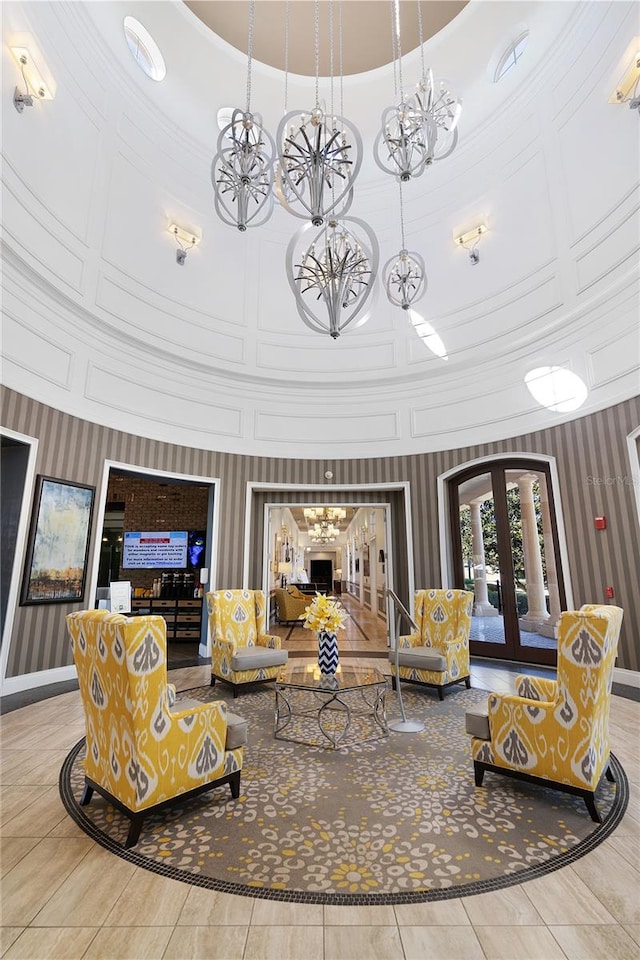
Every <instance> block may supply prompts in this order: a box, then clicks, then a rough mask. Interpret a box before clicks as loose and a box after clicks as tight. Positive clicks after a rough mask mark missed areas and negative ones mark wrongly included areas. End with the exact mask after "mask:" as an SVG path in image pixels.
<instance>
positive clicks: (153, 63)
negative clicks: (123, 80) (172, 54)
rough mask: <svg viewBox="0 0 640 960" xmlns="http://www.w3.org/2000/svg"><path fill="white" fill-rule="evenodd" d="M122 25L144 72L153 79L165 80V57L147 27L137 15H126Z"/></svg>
mask: <svg viewBox="0 0 640 960" xmlns="http://www.w3.org/2000/svg"><path fill="white" fill-rule="evenodd" d="M122 26H123V30H124V35H125V39H126V41H127V46H128V47H129V50H130V51H131V56H132V57H133V59H134V60H135V61H136V63H137V64H138V66H139V67H140V69H141V70H142V72H143V73H144V74H146V76H147V77H149V78H150V79H151V80H156V81H157V82H160V81H161V80H164V78H165V77H166V75H167V68H166V65H165V62H164V57H163V56H162V54H161V52H160V47H159V46H158V44H157V43H156V42H155V40H154V39H153V37H152V36H151V34H150V33H149V31H148V30H147V29H146V27H143V26H142V24H141V23H140V21H139V20H136V19H135V17H125V18H124V21H123V24H122Z"/></svg>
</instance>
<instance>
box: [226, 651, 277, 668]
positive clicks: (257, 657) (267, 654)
mask: <svg viewBox="0 0 640 960" xmlns="http://www.w3.org/2000/svg"><path fill="white" fill-rule="evenodd" d="M287 659H288V654H287V651H286V650H270V649H269V647H238V649H237V650H236V652H235V653H234V655H233V656H232V657H231V669H232V670H234V671H240V670H260V669H262V668H263V667H282V666H284V664H285V663H286V662H287Z"/></svg>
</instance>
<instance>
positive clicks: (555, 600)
mask: <svg viewBox="0 0 640 960" xmlns="http://www.w3.org/2000/svg"><path fill="white" fill-rule="evenodd" d="M539 488H540V512H541V513H542V534H543V537H544V556H545V560H546V562H547V589H548V591H549V608H550V610H551V613H550V614H549V619H548V620H547V622H546V623H543V624H542V626H541V627H540V633H541V634H542V635H543V636H544V637H554V636H555V628H556V626H557V623H558V620H559V619H560V614H561V612H562V611H561V608H560V591H559V589H558V571H557V569H556V555H555V551H554V549H553V530H552V528H551V509H550V507H549V496H548V492H547V481H546V478H545V479H543V480H540V481H539Z"/></svg>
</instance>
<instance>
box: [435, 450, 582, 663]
mask: <svg viewBox="0 0 640 960" xmlns="http://www.w3.org/2000/svg"><path fill="white" fill-rule="evenodd" d="M449 503H450V509H451V515H450V523H451V542H452V547H453V562H454V575H455V581H454V582H455V585H456V587H459V588H464V589H467V590H470V591H472V592H473V594H474V604H473V617H472V626H471V638H470V650H471V653H472V654H473V655H475V656H481V657H495V658H499V659H504V660H516V661H522V662H526V663H540V664H553V665H555V663H556V654H557V643H556V625H557V621H558V618H559V616H560V612H561V610H564V609H566V598H565V589H564V582H563V577H562V566H561V557H560V549H559V544H558V533H557V524H556V518H555V509H554V502H553V490H552V486H551V476H550V472H549V466H548V464H547V463H546V462H541V461H536V460H529V459H523V458H517V459H516V458H514V459H513V460H500V461H495V462H493V463H489V464H477V465H475V466H474V467H471V468H469V469H468V470H466V471H464V472H462V473H460V474H458V475H457V476H455V477H453V478H451V479H450V480H449Z"/></svg>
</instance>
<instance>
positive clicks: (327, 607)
mask: <svg viewBox="0 0 640 960" xmlns="http://www.w3.org/2000/svg"><path fill="white" fill-rule="evenodd" d="M346 619H347V611H346V610H345V609H344V607H343V606H342V604H341V603H340V601H339V600H331V599H330V598H329V597H328V596H327V595H326V593H316V595H315V597H314V598H313V600H312V601H311V603H310V604H309V606H308V607H307V608H306V609H305V618H304V623H303V626H304V627H305V628H306V629H307V630H314V631H315V632H316V633H336V632H337V631H338V630H344V621H345V620H346Z"/></svg>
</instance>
